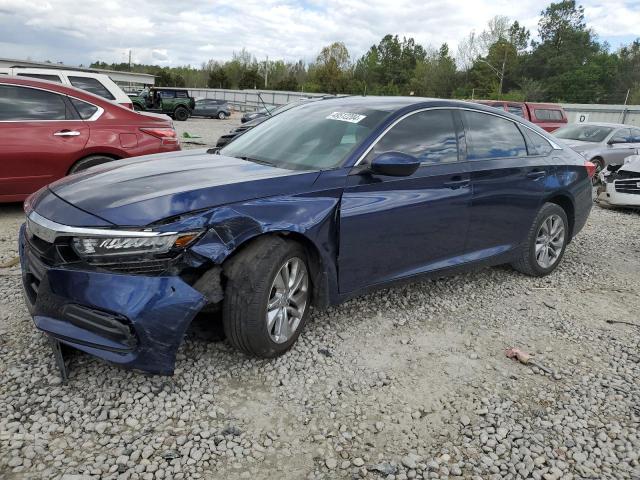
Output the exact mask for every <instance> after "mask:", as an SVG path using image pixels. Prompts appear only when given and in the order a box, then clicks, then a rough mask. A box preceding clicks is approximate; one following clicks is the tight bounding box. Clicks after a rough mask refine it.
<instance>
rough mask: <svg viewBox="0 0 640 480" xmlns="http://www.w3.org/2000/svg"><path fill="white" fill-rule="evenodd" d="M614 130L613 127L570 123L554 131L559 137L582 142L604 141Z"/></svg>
mask: <svg viewBox="0 0 640 480" xmlns="http://www.w3.org/2000/svg"><path fill="white" fill-rule="evenodd" d="M612 131H613V128H611V127H603V126H600V125H570V126H568V127H562V128H559V129H558V130H556V131H555V132H553V135H554V136H555V137H557V138H564V139H565V140H580V141H581V142H594V143H598V142H602V141H603V140H604V139H605V138H607V135H609V134H610V133H611V132H612Z"/></svg>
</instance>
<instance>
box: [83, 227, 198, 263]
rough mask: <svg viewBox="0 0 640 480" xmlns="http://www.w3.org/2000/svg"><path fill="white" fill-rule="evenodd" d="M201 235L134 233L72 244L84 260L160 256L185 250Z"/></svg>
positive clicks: (192, 233) (87, 238)
mask: <svg viewBox="0 0 640 480" xmlns="http://www.w3.org/2000/svg"><path fill="white" fill-rule="evenodd" d="M105 233H106V232H105ZM145 233H147V232H145ZM199 235H200V232H186V233H171V234H157V235H153V236H149V235H148V234H146V235H141V236H136V235H135V232H132V235H131V236H130V237H121V236H118V237H108V236H104V237H102V236H100V237H94V236H91V237H74V238H73V242H72V244H73V249H74V250H75V251H76V253H77V254H78V255H80V256H81V257H83V258H99V257H116V256H129V255H143V256H144V255H147V254H153V255H159V254H163V253H167V252H169V251H170V250H172V249H181V248H184V247H186V246H188V245H189V244H190V243H192V242H193V241H194V240H195V239H196V238H197V237H198V236H199Z"/></svg>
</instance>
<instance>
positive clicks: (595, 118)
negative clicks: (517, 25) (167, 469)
mask: <svg viewBox="0 0 640 480" xmlns="http://www.w3.org/2000/svg"><path fill="white" fill-rule="evenodd" d="M189 93H190V95H191V96H192V97H195V98H196V99H199V98H215V99H221V100H226V101H227V102H229V104H230V105H232V106H233V108H234V109H235V110H237V111H240V112H246V111H253V110H257V109H259V108H262V107H264V106H265V105H266V106H268V107H277V106H279V105H284V104H285V103H289V102H293V101H296V100H302V99H305V98H309V97H322V96H324V95H326V94H324V93H304V92H282V91H277V90H225V89H221V88H190V89H189ZM561 105H562V107H563V108H564V109H565V111H566V112H567V116H568V117H569V122H570V123H584V122H611V123H626V124H628V125H635V126H640V105H597V104H580V103H563V104H561Z"/></svg>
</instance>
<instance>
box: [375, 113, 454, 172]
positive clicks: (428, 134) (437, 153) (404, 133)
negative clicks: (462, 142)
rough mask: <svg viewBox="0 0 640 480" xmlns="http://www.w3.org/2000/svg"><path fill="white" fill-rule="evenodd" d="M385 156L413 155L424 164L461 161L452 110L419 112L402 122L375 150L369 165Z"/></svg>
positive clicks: (389, 132) (377, 144) (386, 135)
mask: <svg viewBox="0 0 640 480" xmlns="http://www.w3.org/2000/svg"><path fill="white" fill-rule="evenodd" d="M384 152H402V153H406V154H408V155H413V156H414V157H416V158H418V159H419V160H420V161H421V162H422V163H424V164H438V163H452V162H457V161H458V141H457V136H456V128H455V123H454V120H453V112H451V111H450V110H429V111H425V112H419V113H416V114H413V115H410V116H408V117H407V118H405V119H404V120H401V121H400V122H399V123H398V124H396V125H395V126H394V127H393V128H392V129H391V130H389V131H388V132H387V133H386V134H385V135H384V137H382V138H381V139H380V141H379V142H378V143H376V145H375V146H374V147H373V149H372V150H371V152H369V155H367V159H366V162H371V160H373V159H374V158H375V157H377V156H378V155H380V154H381V153H384Z"/></svg>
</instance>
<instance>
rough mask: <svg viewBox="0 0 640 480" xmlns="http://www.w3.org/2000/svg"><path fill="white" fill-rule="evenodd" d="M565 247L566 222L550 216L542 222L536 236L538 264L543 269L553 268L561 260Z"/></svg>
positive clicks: (555, 216) (558, 217) (557, 216)
mask: <svg viewBox="0 0 640 480" xmlns="http://www.w3.org/2000/svg"><path fill="white" fill-rule="evenodd" d="M562 247H564V221H563V220H562V218H560V216H559V215H555V214H554V215H550V216H548V217H547V218H545V220H544V221H543V222H542V224H541V225H540V228H539V229H538V233H537V234H536V252H535V253H536V262H538V265H540V266H541V267H542V268H545V269H546V268H551V267H552V266H553V265H554V264H555V263H556V262H557V261H558V259H559V258H560V254H561V253H562Z"/></svg>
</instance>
